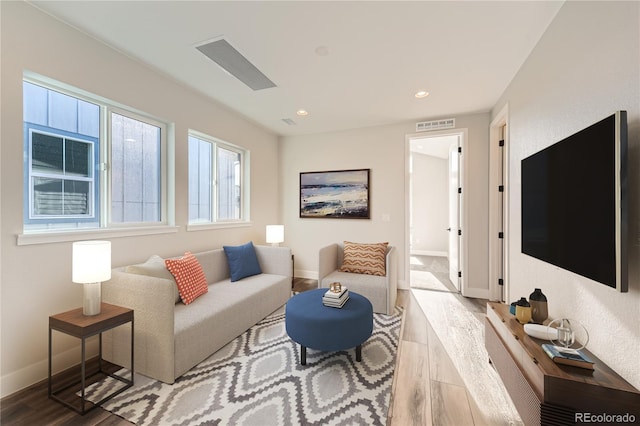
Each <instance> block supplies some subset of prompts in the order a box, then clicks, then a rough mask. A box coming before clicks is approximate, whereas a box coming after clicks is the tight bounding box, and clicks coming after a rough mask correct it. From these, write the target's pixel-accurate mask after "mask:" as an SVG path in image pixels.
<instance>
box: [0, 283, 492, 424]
mask: <svg viewBox="0 0 640 426" xmlns="http://www.w3.org/2000/svg"><path fill="white" fill-rule="evenodd" d="M316 286H317V282H316V281H314V280H305V279H295V281H294V291H305V290H307V289H309V288H315V287H316ZM398 305H400V306H403V307H404V309H405V314H404V315H405V321H404V323H403V330H402V336H401V340H400V344H399V347H398V357H397V366H396V372H395V377H394V384H393V388H392V395H391V404H390V411H389V418H388V422H387V424H388V425H390V426H410V425H416V426H417V425H420V426H426V425H456V426H464V425H482V424H485V422H484V420H483V419H482V415H481V414H480V411H479V410H478V409H477V407H476V406H475V403H474V400H473V398H472V397H471V396H470V395H469V393H468V391H467V389H466V388H465V385H464V383H463V381H462V379H461V378H460V376H459V374H458V372H457V371H456V369H455V367H454V366H453V363H452V362H451V360H450V358H449V356H448V355H447V353H446V351H445V350H444V348H443V346H442V344H441V343H440V340H439V339H438V336H437V335H436V333H435V332H434V331H433V329H432V328H431V326H430V325H429V322H428V321H427V318H426V317H425V315H424V313H423V311H422V309H421V308H420V306H419V305H418V303H417V302H416V300H415V298H414V297H413V295H412V294H411V291H409V290H400V291H399V292H398ZM63 374H64V373H63ZM69 374H71V376H72V377H77V376H76V375H77V374H78V372H77V371H72V372H70V373H67V376H69ZM0 424H2V425H3V426H9V425H83V426H85V425H100V426H111V425H114V426H123V425H130V424H131V423H129V422H127V421H125V420H123V419H121V418H120V417H118V416H115V415H113V414H110V413H109V412H107V411H105V410H103V409H102V408H100V407H98V408H96V409H94V410H92V411H90V412H89V413H88V414H86V415H85V416H81V415H79V414H76V413H75V412H73V411H71V410H69V409H68V408H66V407H64V406H62V405H60V404H58V403H57V402H55V401H52V400H50V399H48V397H47V382H46V380H45V381H42V382H40V383H37V384H35V385H33V386H31V387H29V388H27V389H25V390H23V391H20V392H18V393H16V394H14V395H11V396H9V397H6V398H4V399H3V400H2V401H0Z"/></svg>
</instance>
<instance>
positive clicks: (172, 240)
mask: <svg viewBox="0 0 640 426" xmlns="http://www.w3.org/2000/svg"><path fill="white" fill-rule="evenodd" d="M0 7H1V19H2V21H1V23H2V28H1V31H2V32H1V36H2V39H1V40H2V46H1V47H2V73H1V74H2V75H1V78H2V80H1V89H2V97H1V116H0V118H1V121H2V129H1V140H0V149H1V152H2V156H1V161H2V163H1V183H2V187H1V207H2V211H1V212H0V213H1V217H2V223H1V229H2V234H1V240H0V250H1V253H2V261H1V264H2V269H1V273H0V279H1V281H0V284H1V313H0V315H1V317H0V320H1V324H2V332H1V337H0V338H1V345H0V346H1V349H0V356H1V360H0V368H1V370H0V381H1V388H0V394H1V396H5V395H7V394H10V393H13V392H14V391H16V390H19V389H21V388H23V387H25V386H27V385H30V384H32V383H34V382H37V381H39V380H42V379H44V378H46V375H47V362H46V360H47V326H48V317H49V316H50V315H53V314H56V313H59V312H63V311H66V310H69V309H73V308H76V307H78V306H80V305H81V295H82V287H81V286H79V285H76V284H73V283H71V243H70V242H66V243H51V244H39V245H27V246H17V244H16V236H17V235H18V234H20V233H21V231H22V193H23V191H22V146H23V145H22V144H23V142H22V76H23V71H24V70H30V71H33V72H36V73H39V74H42V75H45V76H47V77H50V78H53V79H55V80H58V81H61V82H63V83H67V84H69V85H72V86H75V87H77V88H80V89H83V90H86V91H88V92H91V93H94V94H96V95H100V96H103V97H106V98H109V99H111V100H113V101H116V102H120V103H122V104H125V105H128V106H130V107H133V108H137V109H139V110H142V111H144V112H146V113H149V114H152V115H154V116H157V117H160V118H162V119H165V120H168V121H170V122H173V123H175V156H176V159H175V176H176V178H175V181H176V182H175V187H176V196H175V206H176V207H175V216H176V226H177V230H176V232H175V233H171V234H163V235H153V236H140V237H129V238H114V239H113V240H112V246H113V259H112V261H113V265H114V266H119V265H125V264H129V263H132V262H138V261H143V260H145V259H146V258H147V257H148V256H149V255H151V254H154V253H157V254H159V255H163V256H168V255H176V254H180V253H181V252H183V251H184V250H192V251H199V250H202V249H205V248H214V247H221V246H222V245H223V244H236V243H243V242H246V241H248V240H253V241H254V242H256V243H261V244H264V238H265V235H264V234H265V225H266V224H268V223H277V222H278V220H279V217H278V208H279V205H278V199H279V194H278V175H277V170H278V161H279V159H278V140H277V137H276V136H275V135H273V134H272V133H270V132H267V131H265V130H264V129H262V128H261V127H259V126H257V125H255V124H253V123H251V122H249V121H247V120H246V119H244V118H242V117H241V116H239V115H238V114H235V113H233V112H231V111H229V110H228V109H227V108H225V107H222V106H220V105H219V104H216V103H214V102H212V101H210V100H208V99H206V98H204V97H202V96H200V95H198V94H196V93H195V92H194V91H192V90H190V89H187V88H185V87H184V86H181V85H179V84H177V83H175V82H173V81H172V80H169V79H167V78H165V77H163V76H162V75H160V74H158V73H156V72H154V71H153V70H151V69H149V68H147V67H145V66H143V65H141V64H140V63H138V62H136V61H133V60H131V59H129V58H128V57H126V56H124V55H122V54H120V53H118V52H116V51H114V50H111V49H109V48H108V47H106V46H105V45H103V44H102V43H99V42H97V41H95V40H94V39H92V38H90V37H87V36H85V35H83V34H81V33H79V32H77V31H75V30H73V29H72V28H70V27H67V26H66V25H63V24H61V23H60V22H58V21H56V20H54V19H52V18H50V17H49V16H47V15H45V14H43V13H41V12H39V11H38V10H37V9H34V8H33V7H31V6H29V5H28V4H26V3H23V2H0ZM188 129H195V130H198V131H201V132H204V133H207V134H210V135H212V136H215V137H218V138H220V139H223V140H226V141H228V142H231V143H234V144H237V145H240V146H243V147H245V148H248V149H249V150H250V151H251V212H252V216H251V220H252V224H251V225H250V226H246V227H242V228H233V229H219V230H209V231H199V232H187V231H186V228H185V225H186V223H187V218H188V214H187V131H188ZM55 343H56V344H55V346H54V353H55V354H56V356H57V357H56V363H55V364H54V365H55V366H56V367H57V369H61V368H64V367H68V366H70V365H72V364H77V363H78V362H79V353H78V352H76V351H75V350H74V351H70V349H71V348H77V347H78V342H77V340H76V339H73V338H69V337H66V336H64V335H58V334H56V336H55Z"/></svg>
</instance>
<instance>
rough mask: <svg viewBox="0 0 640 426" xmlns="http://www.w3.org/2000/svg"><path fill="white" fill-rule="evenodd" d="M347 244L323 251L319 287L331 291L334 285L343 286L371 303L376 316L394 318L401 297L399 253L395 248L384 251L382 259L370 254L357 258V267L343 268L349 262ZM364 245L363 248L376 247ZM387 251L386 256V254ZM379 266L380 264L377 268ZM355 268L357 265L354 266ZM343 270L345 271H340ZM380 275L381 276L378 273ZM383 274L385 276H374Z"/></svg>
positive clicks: (333, 245)
mask: <svg viewBox="0 0 640 426" xmlns="http://www.w3.org/2000/svg"><path fill="white" fill-rule="evenodd" d="M345 244H347V258H348V259H347V260H353V256H352V255H351V254H350V253H351V251H350V248H351V246H350V245H351V244H355V243H349V242H345ZM345 244H331V245H328V246H326V247H323V248H321V249H320V252H319V259H318V287H320V288H329V286H330V285H331V283H333V282H339V283H341V284H342V285H343V286H346V287H347V288H348V289H349V291H354V292H356V293H358V294H361V295H362V296H364V297H366V298H367V299H369V301H370V302H371V304H372V305H373V312H377V313H382V314H387V315H391V314H392V313H393V312H394V309H395V305H396V297H397V293H398V276H397V273H396V250H395V247H393V246H386V247H385V248H384V249H382V250H383V251H382V256H377V259H373V258H374V257H376V256H375V255H373V256H369V255H367V254H365V255H362V254H361V253H360V255H359V257H358V256H356V259H355V263H354V264H355V265H356V266H355V267H354V268H349V266H350V265H347V264H343V263H344V261H345ZM373 245H375V244H362V245H360V246H373ZM385 251H386V253H385ZM375 262H377V264H374V263H375ZM351 266H353V264H352V265H351ZM341 268H342V269H343V271H341V270H340V269H341ZM344 270H354V271H359V270H362V271H366V272H367V273H357V272H356V273H354V272H344ZM376 271H379V272H376ZM372 273H381V274H382V275H372Z"/></svg>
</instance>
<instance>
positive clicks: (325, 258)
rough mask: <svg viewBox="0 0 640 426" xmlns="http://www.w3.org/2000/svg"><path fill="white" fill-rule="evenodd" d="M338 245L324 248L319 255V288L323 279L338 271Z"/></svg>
mask: <svg viewBox="0 0 640 426" xmlns="http://www.w3.org/2000/svg"><path fill="white" fill-rule="evenodd" d="M338 267H339V265H338V244H330V245H328V246H326V247H322V248H321V249H320V252H319V253H318V287H320V286H321V283H322V279H323V278H324V277H326V276H327V275H329V274H330V273H332V272H333V271H335V270H336V269H338Z"/></svg>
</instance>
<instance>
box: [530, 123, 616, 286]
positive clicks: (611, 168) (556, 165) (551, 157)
mask: <svg viewBox="0 0 640 426" xmlns="http://www.w3.org/2000/svg"><path fill="white" fill-rule="evenodd" d="M521 165H522V252H523V253H525V254H527V255H530V256H533V257H535V258H538V259H540V260H543V261H545V262H548V263H551V264H553V265H556V266H558V267H560V268H563V269H566V270H569V271H571V272H574V273H576V274H579V275H582V276H584V277H587V278H590V279H592V280H594V281H597V282H599V283H602V284H605V285H607V286H609V287H612V288H614V289H617V290H618V291H621V292H626V291H627V288H628V275H627V262H628V261H627V214H628V213H627V212H628V200H627V113H626V111H618V112H616V113H615V114H613V115H611V116H609V117H607V118H605V119H604V120H602V121H599V122H597V123H595V124H593V125H591V126H589V127H587V128H586V129H584V130H581V131H579V132H577V133H575V134H574V135H571V136H569V137H567V138H566V139H563V140H561V141H559V142H557V143H555V144H553V145H551V146H549V147H548V148H545V149H543V150H542V151H540V152H537V153H535V154H533V155H531V156H530V157H527V158H525V159H523V160H522V164H521Z"/></svg>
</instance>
